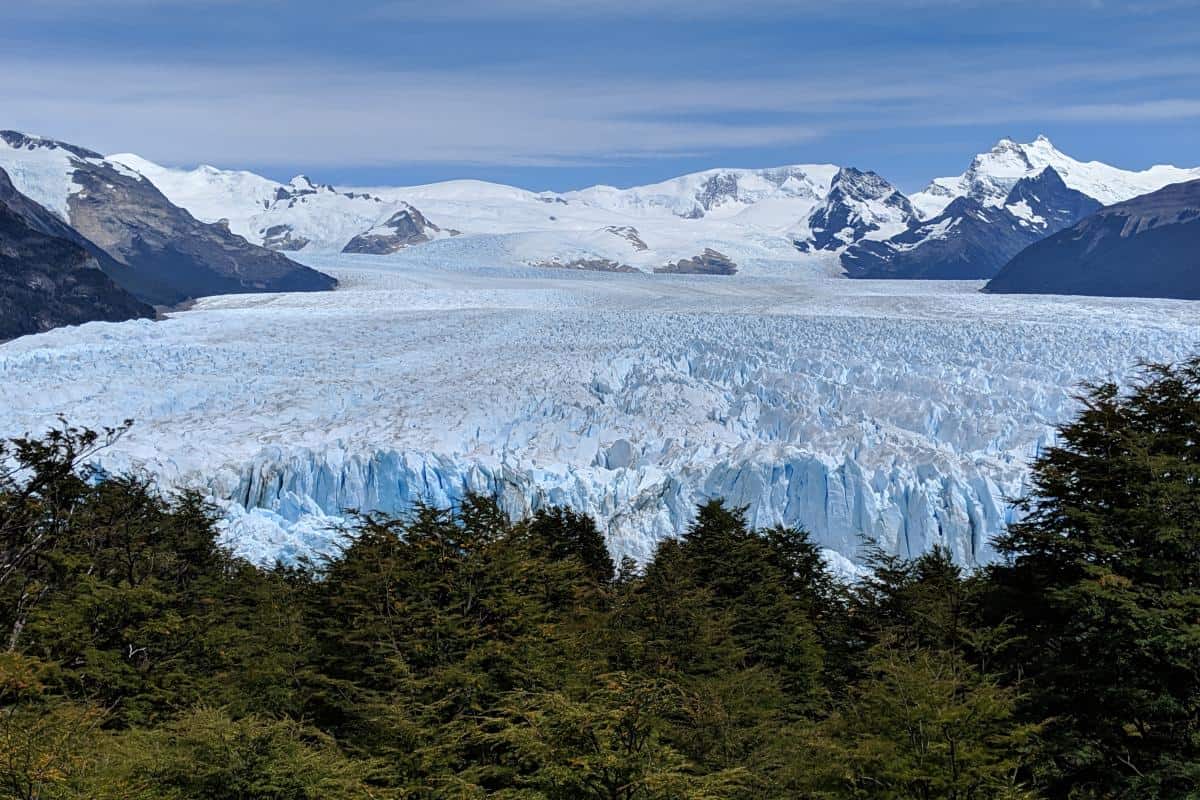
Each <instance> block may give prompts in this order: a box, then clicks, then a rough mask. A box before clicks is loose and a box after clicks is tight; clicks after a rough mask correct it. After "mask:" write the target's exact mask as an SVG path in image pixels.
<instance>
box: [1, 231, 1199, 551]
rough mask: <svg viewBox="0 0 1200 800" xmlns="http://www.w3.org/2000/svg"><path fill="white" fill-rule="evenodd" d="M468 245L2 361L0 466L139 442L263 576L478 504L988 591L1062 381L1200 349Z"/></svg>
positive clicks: (890, 298)
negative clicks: (68, 433) (721, 533)
mask: <svg viewBox="0 0 1200 800" xmlns="http://www.w3.org/2000/svg"><path fill="white" fill-rule="evenodd" d="M597 235H598V236H600V235H602V236H604V237H607V238H609V239H613V240H616V241H624V240H622V239H619V237H616V236H614V235H613V234H611V233H609V232H607V231H601V232H600V233H598V234H597ZM478 244H479V239H477V238H472V237H467V236H460V237H451V238H446V239H441V240H438V241H434V242H430V243H428V244H425V245H421V246H418V247H411V248H405V249H403V250H401V251H399V252H397V253H395V254H392V255H389V256H362V255H338V254H333V255H305V254H301V256H300V257H302V258H305V259H306V260H308V261H309V262H310V266H313V267H316V268H318V269H320V270H322V271H329V272H332V273H333V274H335V275H336V276H337V277H338V278H339V279H340V280H341V282H342V288H341V289H339V290H338V291H336V292H324V293H308V294H275V295H229V296H221V297H211V298H206V299H204V300H201V301H199V302H198V303H197V304H196V305H195V306H194V307H193V308H192V309H191V310H188V311H184V312H179V313H175V314H172V315H170V317H169V318H168V319H166V320H165V321H162V322H149V321H141V322H128V323H120V324H112V323H89V324H88V325H85V326H82V327H80V328H76V329H71V330H69V331H67V330H62V331H51V332H49V333H45V334H40V335H38V336H33V337H26V338H24V339H19V340H16V341H14V342H10V343H7V344H5V345H2V346H0V436H2V435H10V434H17V433H23V432H25V431H36V430H42V429H44V428H45V427H46V426H47V425H51V424H53V423H54V415H55V414H56V413H58V412H60V411H63V410H68V411H69V413H70V415H71V421H72V422H73V423H75V424H82V425H90V426H98V425H103V424H111V423H113V422H119V421H120V420H122V419H125V418H127V417H132V418H134V419H135V421H136V424H135V427H134V429H133V430H132V431H131V432H130V434H129V435H128V436H127V437H126V438H123V439H122V440H121V442H120V443H119V444H118V446H117V447H115V448H114V449H112V450H111V451H108V452H107V453H106V454H105V458H106V459H107V461H106V463H107V465H108V466H109V467H110V468H111V469H124V468H138V469H145V470H148V471H150V472H151V473H152V474H156V475H161V476H163V477H164V478H165V479H166V480H167V482H168V484H169V485H173V486H178V485H185V486H186V485H198V486H199V487H200V488H202V489H204V490H205V491H207V492H209V493H210V494H211V496H212V497H213V499H214V500H215V501H217V502H219V503H220V505H221V508H222V509H223V515H224V520H225V522H224V525H225V526H226V527H225V529H226V537H227V539H226V540H227V541H228V542H229V543H230V544H231V545H233V546H234V547H235V548H237V550H238V551H239V552H241V553H244V554H246V555H249V556H251V557H253V558H255V559H256V560H264V561H270V560H272V559H273V558H274V557H276V556H285V557H286V556H289V555H291V556H294V555H297V554H306V553H312V552H314V551H315V550H320V549H324V550H325V551H326V552H327V551H328V548H329V546H330V545H331V543H332V541H333V538H334V537H335V536H336V534H335V533H333V532H331V531H330V523H331V522H336V521H338V520H339V519H340V518H342V515H343V512H344V510H345V509H346V508H357V509H361V510H372V509H375V510H381V511H390V512H403V511H405V510H406V509H407V508H408V507H409V504H411V503H412V501H413V500H415V499H418V498H420V499H424V500H427V501H429V502H434V503H439V504H441V503H447V502H454V501H455V500H456V499H458V498H460V497H461V496H462V495H463V493H464V492H466V491H470V490H477V491H487V492H490V493H495V494H497V495H498V496H499V497H500V498H501V499H502V501H503V503H504V505H505V507H506V508H507V509H508V510H509V511H510V512H511V513H514V514H515V513H519V512H522V511H525V510H528V509H529V508H530V507H535V506H538V505H541V504H545V503H564V504H569V505H572V506H574V507H576V508H578V509H580V510H582V511H586V512H588V513H590V514H594V515H596V517H597V518H598V519H599V520H600V522H601V524H602V525H603V528H604V530H605V532H606V534H607V536H608V539H609V542H610V543H611V545H612V546H613V549H614V550H615V551H617V552H622V553H630V554H633V555H637V556H646V555H648V554H649V553H650V552H651V551H652V549H653V548H654V546H655V543H656V542H657V541H658V540H659V539H661V538H662V537H664V536H670V535H675V534H677V533H678V532H679V531H680V530H682V529H684V528H685V527H686V525H687V524H688V523H689V522H690V520H691V515H692V514H693V513H694V509H695V504H696V503H697V502H700V501H702V500H704V499H706V498H711V497H725V498H726V499H728V500H729V501H730V502H731V503H737V504H748V505H750V507H751V510H750V513H751V519H752V520H753V521H754V522H755V523H756V524H762V525H769V524H773V523H776V522H781V523H787V524H802V525H804V526H806V527H807V528H808V529H809V530H811V531H812V532H813V535H814V537H815V538H816V540H817V541H818V542H820V543H821V545H822V546H823V547H826V548H829V549H830V550H831V551H836V552H837V553H840V554H841V555H842V556H844V557H848V558H855V557H859V556H860V555H861V553H862V548H863V547H864V546H865V544H866V543H868V542H876V543H879V544H880V545H881V546H882V547H884V548H885V549H887V550H889V551H891V552H895V553H901V554H905V555H914V554H917V553H920V552H923V551H925V550H927V549H928V548H930V547H932V546H934V545H935V544H936V545H942V546H945V547H947V548H949V549H950V550H951V551H952V552H953V553H954V554H955V557H956V558H957V559H959V560H960V561H961V562H962V563H979V562H983V561H987V560H988V559H989V558H991V557H993V554H992V551H991V549H990V548H991V545H990V541H991V538H992V537H994V536H995V535H996V534H997V533H999V532H1000V531H1001V530H1003V528H1004V526H1005V524H1006V523H1007V522H1008V521H1009V520H1010V519H1011V515H1012V513H1013V512H1012V510H1011V507H1010V505H1009V503H1008V501H1007V498H1010V497H1014V496H1019V495H1020V494H1021V493H1022V492H1023V491H1024V490H1025V479H1026V475H1027V471H1026V470H1027V465H1028V462H1029V459H1030V458H1031V457H1032V456H1033V455H1034V454H1036V453H1037V452H1038V451H1039V449H1040V448H1043V447H1045V446H1046V445H1047V444H1048V443H1050V442H1052V441H1053V436H1054V433H1053V429H1054V425H1055V424H1057V423H1058V422H1061V421H1063V420H1065V419H1068V418H1069V417H1070V415H1071V414H1072V413H1073V411H1074V409H1075V401H1074V399H1073V396H1074V395H1075V393H1076V391H1077V389H1078V386H1079V383H1080V382H1081V381H1084V380H1100V379H1105V378H1108V377H1113V378H1116V379H1121V378H1122V377H1123V376H1124V375H1126V374H1127V372H1126V370H1131V369H1133V368H1134V366H1135V365H1136V363H1137V362H1138V361H1139V360H1142V359H1145V360H1177V359H1179V358H1182V357H1183V356H1185V355H1187V354H1188V353H1191V352H1194V351H1195V349H1196V348H1197V346H1200V333H1198V331H1197V327H1196V324H1195V309H1194V306H1192V305H1189V304H1187V303H1181V302H1170V301H1154V300H1120V301H1113V300H1105V299H1095V298H1052V297H1030V296H1021V297H1007V296H998V295H984V294H980V293H979V292H978V291H977V289H978V284H975V283H971V284H964V283H949V284H947V283H936V282H905V281H878V282H877V281H849V280H845V279H842V278H832V277H825V276H824V275H823V274H822V273H821V272H820V270H817V269H803V268H802V269H800V270H799V271H797V270H796V268H795V266H794V264H793V263H792V262H787V263H788V264H791V266H790V267H789V269H790V272H789V271H786V270H784V269H781V270H779V272H778V274H780V275H782V277H761V275H762V273H761V272H759V273H756V272H753V271H742V270H740V269H739V272H738V274H737V275H734V276H724V277H714V276H689V275H651V274H635V273H628V274H609V273H601V272H579V271H567V270H549V269H532V268H522V267H519V266H515V265H505V266H492V265H485V264H481V263H480V262H479V261H478V260H475V254H476V252H477V251H476V250H475V249H474V248H475V247H476V246H477V245H478ZM627 244H628V243H627ZM789 250H790V246H789ZM629 252H630V253H632V252H633V247H632V245H630V246H629ZM722 252H723V251H722ZM792 252H793V253H794V251H792ZM695 255H697V254H696V253H695V252H693V253H692V256H695ZM739 266H740V265H739Z"/></svg>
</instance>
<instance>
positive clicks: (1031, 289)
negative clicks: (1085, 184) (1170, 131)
mask: <svg viewBox="0 0 1200 800" xmlns="http://www.w3.org/2000/svg"><path fill="white" fill-rule="evenodd" d="M986 291H989V292H1013V293H1035V294H1082V295H1101V296H1106V297H1173V298H1180V299H1185V300H1200V180H1197V181H1189V182H1186V183H1179V184H1174V185H1172V186H1168V187H1166V188H1165V189H1160V190H1159V191H1157V192H1153V193H1151V194H1147V195H1144V196H1142V197H1137V198H1134V199H1133V200H1129V201H1127V202H1124V203H1118V204H1116V205H1113V206H1109V207H1107V208H1104V209H1101V210H1100V211H1098V212H1097V213H1095V214H1092V215H1091V216H1089V217H1087V218H1086V219H1084V220H1082V221H1080V222H1078V223H1077V224H1075V225H1073V226H1072V227H1070V228H1067V229H1066V230H1063V231H1061V232H1059V233H1057V234H1055V235H1053V236H1051V237H1049V238H1048V239H1044V240H1042V241H1040V242H1038V243H1036V244H1034V245H1032V246H1030V247H1028V248H1027V249H1025V250H1023V251H1021V252H1020V253H1019V254H1017V255H1016V257H1014V258H1013V259H1012V260H1011V261H1010V262H1008V264H1006V265H1005V266H1004V268H1003V269H1002V270H1000V273H999V274H998V275H996V277H995V278H993V279H992V280H991V281H990V282H989V283H988V285H987V287H986Z"/></svg>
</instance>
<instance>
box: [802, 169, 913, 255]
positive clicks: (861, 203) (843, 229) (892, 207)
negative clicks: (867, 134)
mask: <svg viewBox="0 0 1200 800" xmlns="http://www.w3.org/2000/svg"><path fill="white" fill-rule="evenodd" d="M917 219H918V216H917V212H916V210H915V209H914V208H913V206H912V203H910V202H909V201H908V198H907V197H905V196H904V195H903V194H901V193H900V191H899V190H898V189H896V187H894V186H892V185H891V184H890V183H888V182H887V181H886V180H884V179H883V178H881V177H880V176H879V175H876V174H875V173H874V172H863V171H862V170H858V169H854V168H853V167H843V168H842V169H840V170H838V172H837V175H835V176H834V178H833V182H832V184H830V188H829V195H828V196H827V197H826V198H825V202H824V203H822V204H821V205H820V206H818V207H817V208H816V209H815V210H814V211H813V213H812V216H811V217H809V229H810V230H811V231H812V238H811V240H808V241H803V240H802V241H797V242H796V247H797V248H798V249H799V250H800V251H801V252H805V253H806V252H809V251H810V250H837V249H838V248H840V247H845V246H846V245H848V244H851V243H853V242H857V241H858V240H859V239H862V238H863V237H864V236H866V235H867V234H869V233H872V232H874V231H878V230H880V227H881V225H885V224H890V225H899V226H902V227H903V226H907V225H911V224H912V223H914V222H916V221H917Z"/></svg>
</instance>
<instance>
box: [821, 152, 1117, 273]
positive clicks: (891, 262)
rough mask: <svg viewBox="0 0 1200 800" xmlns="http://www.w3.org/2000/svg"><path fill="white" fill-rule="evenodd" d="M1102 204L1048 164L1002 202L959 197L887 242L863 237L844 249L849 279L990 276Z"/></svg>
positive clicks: (843, 255) (1021, 183)
mask: <svg viewBox="0 0 1200 800" xmlns="http://www.w3.org/2000/svg"><path fill="white" fill-rule="evenodd" d="M1099 208H1100V203H1099V202H1097V201H1096V200H1093V199H1092V198H1090V197H1088V196H1087V195H1085V194H1083V193H1082V192H1078V191H1075V190H1074V189H1070V188H1068V187H1067V185H1066V184H1065V183H1064V182H1063V180H1062V178H1061V177H1060V176H1059V175H1058V173H1057V172H1056V171H1055V170H1054V169H1053V168H1050V167H1046V168H1045V169H1043V170H1042V171H1041V172H1039V173H1038V174H1037V175H1034V176H1032V177H1026V178H1021V179H1020V180H1018V181H1017V182H1016V183H1015V184H1014V185H1013V187H1012V188H1011V189H1010V190H1009V192H1008V194H1007V196H1006V197H1005V198H1004V200H1003V203H1002V204H1001V205H998V206H997V205H990V204H984V203H983V202H981V201H979V200H978V199H976V198H974V197H957V198H955V199H954V200H952V201H951V202H950V204H949V205H948V206H946V208H945V210H944V211H943V212H942V213H941V214H939V215H938V216H936V217H934V218H933V219H930V220H928V221H926V222H918V223H916V224H914V225H913V226H912V227H910V228H908V229H907V230H906V231H904V232H903V233H900V234H897V235H896V236H893V237H892V238H890V239H887V240H886V241H861V242H858V243H857V244H855V245H853V246H851V247H849V248H847V249H846V251H845V252H843V253H842V257H841V261H842V266H843V268H844V269H845V270H846V274H847V275H849V276H850V277H852V278H936V279H955V280H967V279H974V278H990V277H991V276H993V275H995V274H996V273H997V272H998V271H999V270H1000V268H1001V267H1003V266H1004V264H1005V263H1007V261H1008V260H1009V259H1010V258H1012V257H1013V256H1014V255H1016V254H1017V253H1019V252H1020V251H1021V250H1022V249H1024V248H1025V247H1027V246H1029V245H1030V244H1032V243H1033V242H1036V241H1038V240H1039V239H1042V238H1044V237H1045V236H1047V235H1049V234H1051V233H1054V232H1056V231H1059V230H1061V229H1063V228H1065V227H1067V226H1069V225H1073V224H1074V223H1075V222H1077V221H1078V220H1080V219H1082V218H1083V217H1085V216H1087V215H1088V214H1090V213H1092V212H1093V211H1096V210H1097V209H1099Z"/></svg>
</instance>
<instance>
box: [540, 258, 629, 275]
mask: <svg viewBox="0 0 1200 800" xmlns="http://www.w3.org/2000/svg"><path fill="white" fill-rule="evenodd" d="M530 266H533V267H540V268H542V269H578V270H586V271H588V272H641V270H640V269H637V268H636V267H631V266H629V265H628V264H622V263H620V262H617V261H613V260H612V259H608V258H575V259H570V260H567V261H563V260H559V259H555V260H553V261H538V262H536V263H534V264H531V265H530Z"/></svg>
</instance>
